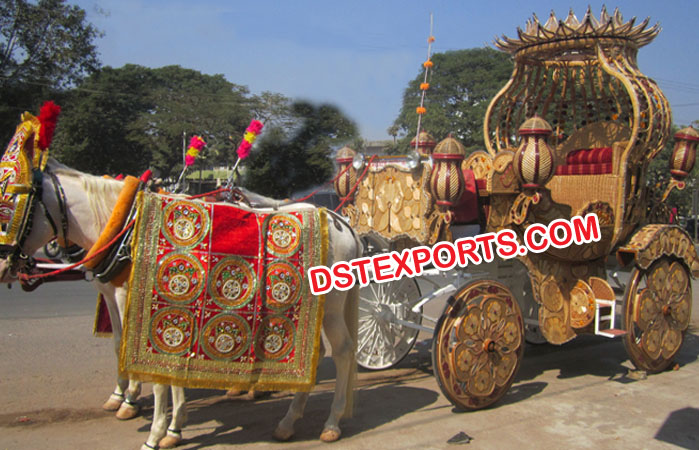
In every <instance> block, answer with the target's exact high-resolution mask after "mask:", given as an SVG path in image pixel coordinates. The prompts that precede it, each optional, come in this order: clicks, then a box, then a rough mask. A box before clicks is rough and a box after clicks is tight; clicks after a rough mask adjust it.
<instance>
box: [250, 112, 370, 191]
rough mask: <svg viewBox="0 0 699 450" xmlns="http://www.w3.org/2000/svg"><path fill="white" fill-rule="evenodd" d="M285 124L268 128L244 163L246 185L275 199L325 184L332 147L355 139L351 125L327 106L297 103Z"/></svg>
mask: <svg viewBox="0 0 699 450" xmlns="http://www.w3.org/2000/svg"><path fill="white" fill-rule="evenodd" d="M285 123H286V124H287V126H282V125H272V126H271V127H269V128H268V129H267V130H266V131H265V132H264V134H263V136H262V137H261V138H260V141H259V144H258V145H256V147H255V149H254V150H253V152H252V153H251V155H250V158H249V160H246V161H245V163H244V164H245V166H246V174H245V177H244V184H245V186H246V187H248V188H249V189H252V190H254V191H256V192H259V193H261V194H264V195H269V196H272V197H276V198H284V197H289V196H290V195H291V194H292V193H294V192H297V191H300V190H303V189H306V188H308V187H311V186H314V185H317V184H320V183H322V182H324V181H327V180H328V179H329V178H330V177H331V176H332V173H333V164H332V160H331V158H330V153H331V148H332V147H336V146H339V145H341V144H342V143H345V142H347V141H350V140H352V139H354V138H356V137H357V136H358V133H357V126H356V125H355V124H354V122H352V121H351V120H350V119H348V118H347V117H346V116H345V115H344V114H343V113H342V112H341V111H340V110H339V109H338V108H337V107H335V106H332V105H327V104H321V105H315V104H312V103H309V102H305V101H296V102H294V103H292V104H291V105H290V106H289V116H288V117H287V118H286V120H285Z"/></svg>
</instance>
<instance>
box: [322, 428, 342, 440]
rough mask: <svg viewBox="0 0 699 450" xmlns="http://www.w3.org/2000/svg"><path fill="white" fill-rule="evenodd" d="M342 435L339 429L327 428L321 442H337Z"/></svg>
mask: <svg viewBox="0 0 699 450" xmlns="http://www.w3.org/2000/svg"><path fill="white" fill-rule="evenodd" d="M340 434H341V433H340V430H339V429H337V430H335V429H332V428H327V429H325V430H323V432H322V433H321V434H320V440H321V441H323V442H335V441H336V440H338V439H340Z"/></svg>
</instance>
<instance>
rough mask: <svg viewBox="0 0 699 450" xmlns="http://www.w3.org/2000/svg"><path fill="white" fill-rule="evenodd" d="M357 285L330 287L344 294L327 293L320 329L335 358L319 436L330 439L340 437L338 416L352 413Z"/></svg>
mask: <svg viewBox="0 0 699 450" xmlns="http://www.w3.org/2000/svg"><path fill="white" fill-rule="evenodd" d="M357 289H358V288H357V287H354V288H352V290H351V291H349V293H346V292H342V293H340V292H337V291H333V292H334V293H336V294H337V295H345V294H348V296H347V297H346V298H344V301H339V300H336V301H332V300H331V297H330V295H329V296H328V298H327V299H326V302H327V303H326V311H325V318H324V319H323V329H324V330H325V334H326V336H327V337H328V340H329V341H330V345H331V346H332V356H333V361H334V362H335V372H336V380H335V394H334V396H333V402H332V405H331V407H330V415H329V416H328V419H327V420H326V421H325V425H324V427H323V432H322V433H321V435H320V440H321V441H323V442H334V441H336V440H338V439H340V435H341V434H342V432H341V430H340V419H342V417H343V416H345V417H349V416H351V415H352V407H353V391H354V384H355V381H356V380H355V377H356V370H357V362H356V360H355V348H356V330H357V323H356V321H357V314H358V312H357V311H356V308H357V295H358V290H357Z"/></svg>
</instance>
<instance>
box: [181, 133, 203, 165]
mask: <svg viewBox="0 0 699 450" xmlns="http://www.w3.org/2000/svg"><path fill="white" fill-rule="evenodd" d="M205 146H206V142H204V139H202V138H201V137H200V136H192V139H191V140H190V141H189V148H188V149H187V154H186V155H185V157H184V165H185V167H189V166H191V165H192V164H194V161H195V160H196V159H197V156H199V152H200V151H201V149H203V148H204V147H205Z"/></svg>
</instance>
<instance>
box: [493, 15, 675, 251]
mask: <svg viewBox="0 0 699 450" xmlns="http://www.w3.org/2000/svg"><path fill="white" fill-rule="evenodd" d="M648 23H649V19H646V20H644V21H643V22H641V23H639V24H636V19H635V18H633V19H631V20H629V21H624V20H623V18H622V16H621V14H620V13H619V11H618V10H615V11H614V14H612V15H609V14H608V13H607V11H606V9H605V8H603V9H602V12H601V15H600V17H599V19H597V18H596V17H595V16H594V15H593V14H591V12H590V10H589V9H588V10H587V13H586V14H585V16H584V17H583V18H582V20H578V19H577V18H576V16H575V15H574V14H573V12H572V11H571V12H570V13H569V14H568V16H567V17H566V18H565V19H564V20H559V19H558V18H557V17H556V16H555V14H554V13H553V12H552V13H551V15H550V17H549V18H548V20H547V21H546V22H545V23H541V22H540V21H539V19H538V18H537V17H536V16H534V17H533V18H532V19H530V20H529V21H528V22H527V24H526V27H525V29H524V30H522V29H518V33H517V34H518V36H517V38H508V37H504V36H503V37H502V38H500V39H498V40H497V41H496V45H497V46H498V48H500V49H501V50H503V51H506V52H508V53H510V54H512V55H513V57H514V61H515V68H514V72H513V74H512V77H511V79H510V81H509V82H508V83H507V85H506V86H505V87H504V88H503V89H502V90H501V91H500V92H499V93H498V94H497V95H496V96H495V98H494V99H493V100H492V102H491V104H490V106H489V107H488V110H487V113H486V117H485V121H484V136H485V145H486V148H487V150H488V152H489V153H490V155H492V156H493V157H494V156H495V155H496V154H497V153H499V152H501V151H504V150H508V149H510V150H514V149H515V148H516V147H517V140H518V133H517V131H518V128H519V127H520V125H521V124H522V123H523V122H524V121H525V120H527V119H528V118H531V117H533V116H539V117H542V118H543V119H545V120H546V121H547V122H548V123H549V124H550V125H551V128H552V133H551V137H550V138H549V143H550V145H551V146H552V147H553V148H554V153H555V155H554V157H555V161H556V164H557V165H558V168H557V169H556V176H554V177H553V178H552V180H551V181H550V182H549V184H548V185H547V188H549V189H550V191H551V196H552V199H553V201H554V202H555V203H558V204H561V205H568V206H570V215H575V214H579V213H582V212H592V211H587V210H589V207H590V204H591V203H590V201H591V199H594V200H595V201H596V202H597V203H598V204H600V205H603V204H606V205H607V207H605V208H604V211H597V212H598V213H602V212H604V213H605V215H607V216H609V215H611V217H609V219H610V220H611V221H612V224H613V233H612V235H611V236H610V239H609V240H608V241H607V244H608V245H605V246H604V247H606V248H605V249H600V250H606V251H609V250H611V248H613V247H614V245H616V244H618V243H619V242H621V241H622V240H623V239H624V238H626V237H627V236H629V234H630V233H631V232H632V231H633V230H634V229H635V228H636V226H637V225H638V224H639V222H640V221H641V220H642V219H643V216H644V215H645V205H643V204H642V202H643V195H641V193H642V191H643V189H644V172H645V169H646V167H647V164H648V162H649V161H650V159H652V158H653V157H655V155H657V154H658V152H659V151H660V150H661V149H662V148H663V146H664V145H665V142H666V140H667V138H668V136H669V133H670V125H671V112H670V107H669V105H668V102H667V99H666V98H665V96H664V95H663V93H662V91H661V90H660V89H659V88H658V86H657V84H656V83H655V82H654V81H653V80H651V79H650V78H648V77H647V76H645V75H643V74H642V73H641V71H640V70H639V69H638V65H637V62H636V55H637V52H638V49H639V48H641V47H643V46H644V45H647V44H649V43H650V42H651V41H652V40H653V39H654V38H655V37H656V36H657V34H658V33H659V31H660V28H659V27H658V25H654V26H649V25H648ZM599 149H607V151H601V150H599ZM580 150H586V151H588V152H578V154H577V155H574V154H573V152H575V151H580ZM590 150H597V151H596V152H589V151H590ZM576 156H577V161H576ZM581 161H584V162H585V163H586V165H585V166H582V165H581V164H576V163H579V162H581ZM573 166H575V167H573ZM612 224H610V225H612ZM598 256H601V255H598Z"/></svg>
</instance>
